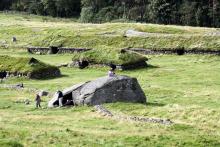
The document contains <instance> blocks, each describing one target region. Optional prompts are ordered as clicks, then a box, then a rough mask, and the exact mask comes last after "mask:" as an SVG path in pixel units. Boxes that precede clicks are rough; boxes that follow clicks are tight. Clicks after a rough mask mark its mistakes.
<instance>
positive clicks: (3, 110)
mask: <svg viewBox="0 0 220 147" xmlns="http://www.w3.org/2000/svg"><path fill="white" fill-rule="evenodd" d="M128 29H135V30H137V31H144V32H149V33H158V36H157V37H152V36H151V37H148V38H137V37H135V38H125V37H123V35H124V32H125V31H126V30H128ZM217 31H219V29H212V28H195V27H180V26H163V25H152V24H135V23H126V24H123V23H114V24H110V23H106V24H80V23H78V22H73V21H71V20H69V19H57V18H50V17H39V16H33V15H21V14H14V15H12V14H3V13H0V46H1V47H0V55H10V56H12V57H34V58H36V59H38V60H40V61H42V62H45V63H48V64H51V65H58V64H60V63H67V62H70V61H71V60H72V58H73V55H67V54H63V55H32V54H28V53H27V52H26V50H24V49H22V48H26V47H27V46H30V45H39V46H49V45H62V46H68V47H69V46H71V47H86V48H96V49H102V50H106V49H108V50H109V49H112V50H113V51H114V50H117V49H121V48H124V47H149V48H153V47H158V48H160V47H163V48H164V47H181V46H184V47H187V48H193V47H202V48H204V49H211V50H212V49H219V47H220V37H219V36H217V35H210V34H212V33H215V32H217ZM163 34H171V36H169V37H165V36H164V35H163ZM12 36H16V37H17V39H18V41H17V43H12V42H11V38H12ZM147 58H148V59H149V61H148V63H149V64H150V65H151V66H150V67H148V68H143V69H136V70H130V71H117V74H120V75H128V76H132V77H136V78H137V79H138V81H139V83H140V85H141V87H142V88H143V90H144V92H145V94H146V96H147V98H148V104H147V105H142V104H131V103H114V104H105V105H104V106H105V107H106V108H108V109H109V110H111V111H112V112H113V113H117V114H121V115H129V116H140V117H150V118H164V119H171V120H172V121H173V122H174V124H173V125H170V126H164V125H160V124H154V123H138V122H131V121H123V120H120V121H119V120H115V119H111V118H107V117H103V116H100V115H99V114H98V113H96V112H94V111H93V109H94V108H93V107H73V108H55V109H48V108H47V102H48V100H49V99H50V98H49V97H43V102H42V106H43V108H42V109H35V103H34V96H35V93H33V92H29V91H27V90H24V91H21V90H12V89H7V88H3V86H4V85H5V84H17V83H21V82H22V83H24V86H25V87H27V88H37V89H43V90H47V91H50V92H55V91H56V90H57V89H61V90H62V89H64V88H66V87H69V86H72V85H74V84H77V83H80V82H85V81H88V80H93V79H96V78H98V77H101V76H105V75H106V73H107V71H108V68H107V67H101V68H100V67H99V68H97V67H90V68H86V69H83V70H80V69H77V68H65V67H63V68H61V69H60V70H61V72H62V76H61V77H59V78H53V79H44V80H30V79H27V78H10V79H8V80H6V81H5V82H4V83H1V84H0V146H1V147H2V146H3V147H4V146H18V147H19V146H27V147H29V146H88V147H91V146H92V147H93V146H94V147H96V146H107V147H108V146H109V147H112V146H113V147H114V146H115V147H116V146H117V147H118V146H121V147H124V146H126V147H127V146H128V147H129V146H143V147H146V146H161V147H164V146H167V147H170V146H181V147H182V146H189V147H192V146H199V147H200V146H205V147H209V146H210V147H213V146H216V147H218V146H220V117H219V116H220V107H219V106H220V74H219V73H220V66H219V65H220V58H219V56H209V55H204V56H202V55H186V56H175V55H151V56H147ZM1 62H2V61H1ZM25 99H29V100H30V101H31V103H30V105H25V104H24V103H23V102H22V101H23V100H25Z"/></svg>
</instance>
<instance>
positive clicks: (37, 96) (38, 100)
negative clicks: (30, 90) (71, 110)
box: [35, 90, 73, 108]
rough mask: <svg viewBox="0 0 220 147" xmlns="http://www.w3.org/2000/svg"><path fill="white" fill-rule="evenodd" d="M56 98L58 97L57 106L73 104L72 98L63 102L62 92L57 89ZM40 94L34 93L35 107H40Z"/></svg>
mask: <svg viewBox="0 0 220 147" xmlns="http://www.w3.org/2000/svg"><path fill="white" fill-rule="evenodd" d="M55 94H56V95H57V98H58V106H59V107H63V106H69V105H73V100H66V101H65V103H64V99H63V92H62V91H60V90H58V91H57V92H56V93H55ZM41 101H42V100H41V95H40V94H39V93H37V94H36V97H35V102H36V108H41V105H40V103H41Z"/></svg>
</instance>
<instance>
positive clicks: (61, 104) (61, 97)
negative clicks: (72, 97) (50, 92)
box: [57, 90, 63, 107]
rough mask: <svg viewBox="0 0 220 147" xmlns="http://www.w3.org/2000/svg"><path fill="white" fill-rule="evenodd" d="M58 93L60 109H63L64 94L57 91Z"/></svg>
mask: <svg viewBox="0 0 220 147" xmlns="http://www.w3.org/2000/svg"><path fill="white" fill-rule="evenodd" d="M57 93H58V100H59V107H63V93H62V91H60V90H59V91H57Z"/></svg>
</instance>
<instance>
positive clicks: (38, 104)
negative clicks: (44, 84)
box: [35, 93, 41, 108]
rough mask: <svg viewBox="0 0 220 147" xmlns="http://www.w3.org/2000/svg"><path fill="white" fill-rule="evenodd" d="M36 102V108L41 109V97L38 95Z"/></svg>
mask: <svg viewBox="0 0 220 147" xmlns="http://www.w3.org/2000/svg"><path fill="white" fill-rule="evenodd" d="M35 101H36V108H41V105H40V102H41V97H40V95H39V94H38V93H37V94H36V98H35Z"/></svg>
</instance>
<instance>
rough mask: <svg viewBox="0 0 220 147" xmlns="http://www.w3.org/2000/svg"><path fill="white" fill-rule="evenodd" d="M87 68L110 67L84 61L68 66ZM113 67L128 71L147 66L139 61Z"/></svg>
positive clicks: (74, 62)
mask: <svg viewBox="0 0 220 147" xmlns="http://www.w3.org/2000/svg"><path fill="white" fill-rule="evenodd" d="M83 63H84V64H83ZM88 66H92V67H110V65H109V64H95V63H89V62H88V61H84V62H82V63H80V62H79V61H73V62H71V63H69V64H68V67H77V68H80V69H83V68H85V67H88ZM115 66H116V69H118V70H130V69H138V68H144V67H147V66H148V64H147V62H145V61H140V62H137V63H132V64H126V65H115ZM63 67H64V66H63Z"/></svg>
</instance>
